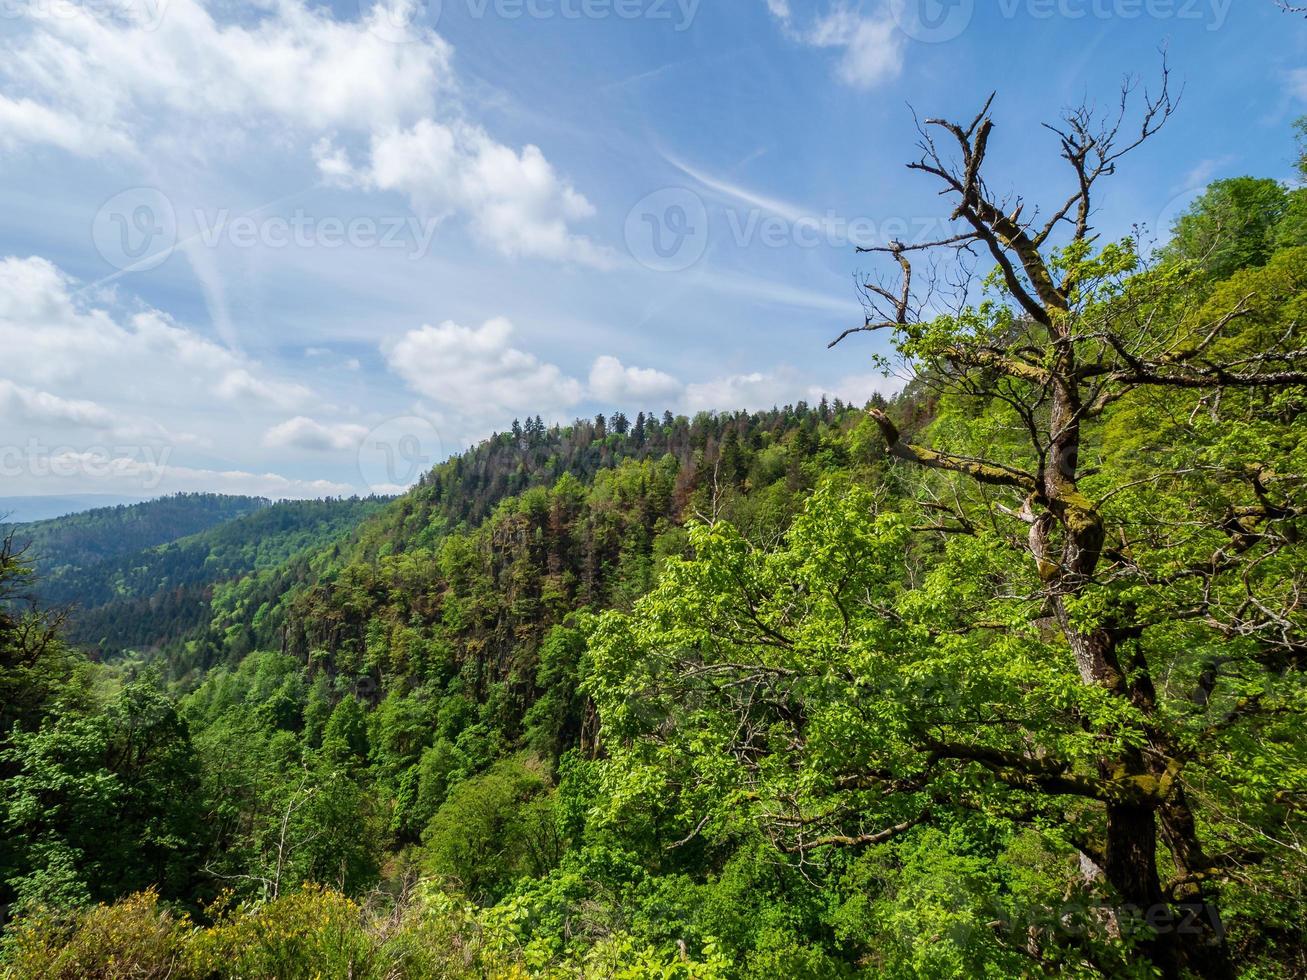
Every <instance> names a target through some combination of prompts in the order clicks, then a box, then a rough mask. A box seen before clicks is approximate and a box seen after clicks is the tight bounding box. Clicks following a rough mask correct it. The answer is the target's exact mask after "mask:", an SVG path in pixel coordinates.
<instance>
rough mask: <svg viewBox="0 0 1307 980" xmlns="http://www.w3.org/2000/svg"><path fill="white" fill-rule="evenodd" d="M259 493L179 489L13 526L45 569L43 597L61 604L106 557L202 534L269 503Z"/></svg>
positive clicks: (79, 592)
mask: <svg viewBox="0 0 1307 980" xmlns="http://www.w3.org/2000/svg"><path fill="white" fill-rule="evenodd" d="M270 504H271V501H269V500H264V499H263V498H261V497H228V496H224V495H222V494H216V493H179V494H175V495H173V496H171V497H161V498H159V499H158V500H151V501H147V502H146V503H141V504H123V505H119V506H117V507H98V508H95V509H94V510H87V511H82V512H80V513H77V514H69V515H68V516H66V517H56V518H53V519H51V520H47V521H33V522H32V523H30V524H21V525H17V526H14V527H13V528H12V530H14V531H15V539H16V541H17V542H18V543H19V545H20V546H21V547H25V548H27V549H28V550H29V554H30V557H31V558H32V560H33V561H34V562H36V563H37V564H38V565H39V567H40V569H41V577H40V581H39V582H38V583H37V585H38V588H40V589H41V599H42V601H43V602H44V603H47V604H50V605H57V604H59V603H62V602H67V601H70V600H73V599H78V598H80V596H81V595H82V589H83V587H84V586H85V582H83V581H72V582H70V583H69V584H65V581H66V580H68V579H70V578H73V577H75V576H77V575H79V574H80V573H82V572H85V571H86V570H87V569H90V568H93V567H95V566H97V565H99V564H101V563H103V562H109V561H113V560H115V559H121V558H125V557H126V556H128V555H130V554H132V553H134V552H138V551H145V550H146V549H149V548H153V547H155V546H156V545H161V544H165V543H167V542H169V541H176V540H177V539H178V538H184V537H187V536H188V535H192V534H198V533H199V532H201V531H204V530H207V529H208V528H211V527H215V526H216V525H218V524H222V523H223V522H224V521H230V520H233V519H235V518H237V517H240V516H242V515H244V514H249V513H252V512H254V511H256V510H258V509H259V508H261V507H267V506H269V505H270Z"/></svg>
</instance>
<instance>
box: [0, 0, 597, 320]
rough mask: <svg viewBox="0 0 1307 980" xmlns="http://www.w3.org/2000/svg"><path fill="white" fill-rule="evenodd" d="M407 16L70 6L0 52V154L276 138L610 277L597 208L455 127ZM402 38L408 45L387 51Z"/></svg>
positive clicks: (530, 253) (521, 250)
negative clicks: (239, 16)
mask: <svg viewBox="0 0 1307 980" xmlns="http://www.w3.org/2000/svg"><path fill="white" fill-rule="evenodd" d="M156 2H158V3H163V2H164V0H156ZM410 2H411V0H393V2H392V3H391V4H386V3H379V4H376V5H374V6H373V7H371V8H370V10H369V12H368V13H367V14H366V16H365V17H364V18H362V19H356V20H336V19H334V18H333V17H332V16H330V14H329V13H328V12H327V8H325V7H323V6H320V5H316V4H315V5H310V4H309V3H308V2H307V0H277V2H275V3H271V4H268V5H267V6H266V7H263V8H261V13H260V14H259V15H257V16H256V17H254V18H253V19H252V20H243V21H241V22H232V21H230V20H219V19H218V18H217V17H216V16H215V14H214V13H213V12H212V10H219V9H223V8H222V7H221V6H220V5H219V3H218V0H211V6H206V5H205V3H204V2H203V0H167V4H166V8H165V9H162V10H161V11H160V12H159V16H158V17H157V18H156V19H153V20H151V19H147V18H146V16H145V14H146V13H148V10H147V8H148V6H149V5H148V4H126V5H124V7H125V8H126V10H125V14H124V16H109V15H108V14H105V13H103V12H99V13H97V11H96V9H95V8H96V6H97V5H88V6H77V5H73V4H66V5H65V6H66V7H67V11H66V16H59V17H41V16H33V17H32V18H31V27H32V30H31V31H30V32H28V33H24V34H19V35H17V36H16V37H13V38H10V39H9V40H8V41H7V42H0V58H3V59H4V60H3V61H0V81H3V82H4V83H5V85H6V88H8V89H10V90H12V91H15V92H17V93H21V94H20V95H19V97H17V98H11V97H8V96H0V146H10V147H12V146H16V145H19V144H23V143H44V144H51V145H54V146H58V147H62V148H63V149H65V150H68V151H70V152H74V153H79V154H83V155H99V154H104V153H110V152H117V153H122V154H137V155H139V156H140V157H141V158H142V159H150V160H152V161H155V162H157V161H158V160H159V159H160V158H161V157H169V156H177V157H179V158H193V157H196V156H199V157H204V156H206V155H208V154H210V153H212V152H215V151H216V150H219V149H220V148H223V147H226V146H239V145H241V143H242V141H243V140H244V139H245V138H247V137H251V136H252V137H253V138H255V139H259V140H264V139H266V138H267V137H268V135H270V134H272V135H274V136H275V138H276V140H277V141H278V143H280V144H282V145H285V146H292V147H302V148H303V152H304V154H305V157H306V158H309V157H311V158H312V159H314V160H315V161H316V163H317V166H318V169H319V171H320V173H321V174H322V176H323V178H324V179H325V180H327V181H328V182H335V183H344V184H354V185H357V186H360V187H363V188H367V189H371V190H393V191H398V192H401V193H404V194H406V195H408V196H409V198H410V199H411V200H412V201H413V203H414V205H415V206H416V207H419V208H422V209H425V210H428V211H430V212H432V213H433V214H436V215H441V216H445V215H459V216H460V217H462V218H464V219H466V221H467V223H468V227H469V229H470V231H471V233H472V235H473V236H474V237H475V238H477V239H478V240H479V241H482V242H484V243H486V244H487V245H489V246H490V247H492V248H494V249H496V250H498V251H499V252H501V253H503V254H505V255H510V256H527V257H535V258H545V259H550V260H556V261H581V262H586V263H589V264H591V265H604V264H607V263H609V262H610V261H611V260H610V257H609V255H608V254H607V252H606V251H605V250H602V249H600V248H598V247H596V246H595V245H594V244H593V243H592V242H591V241H590V240H589V239H587V238H585V237H584V236H581V235H578V234H576V233H575V232H574V231H573V230H572V225H573V224H575V223H577V222H580V221H583V220H585V219H588V218H590V217H591V216H592V215H593V214H594V208H593V207H592V206H591V205H590V203H589V201H587V200H586V199H585V197H584V196H582V195H581V194H580V193H578V192H577V191H576V190H575V189H574V188H573V187H572V186H571V185H570V184H569V183H568V182H567V181H566V180H564V179H562V178H561V177H560V176H559V175H558V174H557V172H556V171H555V169H554V167H553V166H552V165H551V164H550V163H549V162H548V161H547V160H546V159H545V157H544V154H543V153H542V152H541V150H540V149H539V148H538V147H535V146H531V145H528V146H525V147H523V148H522V149H520V150H517V149H514V148H512V147H510V146H506V145H505V144H503V143H501V142H498V141H497V140H495V139H494V138H493V137H492V136H491V135H490V134H488V133H487V132H486V131H485V130H484V129H483V128H482V127H481V126H479V125H476V124H475V123H473V122H470V121H468V120H467V119H466V118H465V117H464V112H463V108H462V106H461V105H460V103H459V100H458V85H457V81H456V79H455V78H454V76H453V72H452V69H451V66H450V61H451V57H452V51H451V49H450V47H449V45H448V44H446V43H445V42H444V41H443V40H442V39H441V38H440V37H439V36H438V35H436V34H435V33H434V32H432V31H430V30H426V29H414V28H402V27H401V26H399V25H401V24H402V22H403V14H404V11H405V7H404V5H405V4H408V3H410ZM396 5H398V7H397V6H396ZM24 6H25V5H24ZM211 8H212V10H211ZM401 29H402V30H403V31H404V33H405V35H406V36H405V37H404V38H403V39H402V40H403V41H405V42H406V43H394V41H396V40H399V39H397V38H395V37H394V34H395V32H396V31H397V30H401ZM158 120H166V126H164V127H159V126H158V125H157V121H158ZM356 144H358V145H362V146H363V147H364V148H365V149H364V150H363V152H364V153H365V155H366V157H367V163H366V164H365V165H364V166H363V167H362V168H361V169H356V168H355V167H354V165H353V164H351V162H350V155H349V151H348V148H349V147H350V146H352V145H356ZM210 272H211V274H212V270H210ZM197 274H201V275H203V270H200V269H198V268H197ZM217 305H221V304H220V302H219V303H218V304H217Z"/></svg>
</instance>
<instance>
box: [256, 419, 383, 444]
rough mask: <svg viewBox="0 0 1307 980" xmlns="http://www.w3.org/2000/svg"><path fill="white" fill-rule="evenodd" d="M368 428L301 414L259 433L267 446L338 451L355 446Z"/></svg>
mask: <svg viewBox="0 0 1307 980" xmlns="http://www.w3.org/2000/svg"><path fill="white" fill-rule="evenodd" d="M367 434H368V430H367V429H366V428H364V427H363V426H361V425H354V424H352V423H349V422H337V423H331V424H324V423H322V422H319V421H317V419H311V418H308V417H307V416H304V415H297V416H296V417H295V418H293V419H287V420H286V421H285V422H282V423H280V424H279V425H274V426H273V427H272V428H271V429H269V430H268V431H267V432H265V433H264V434H263V445H265V446H267V447H268V448H270V449H307V450H310V451H312V452H340V451H343V450H347V449H357V448H358V446H359V444H360V443H361V442H362V441H363V437H364V436H366V435H367Z"/></svg>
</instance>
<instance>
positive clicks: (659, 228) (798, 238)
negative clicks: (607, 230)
mask: <svg viewBox="0 0 1307 980" xmlns="http://www.w3.org/2000/svg"><path fill="white" fill-rule="evenodd" d="M960 230H961V227H960V225H958V224H956V223H954V222H951V221H949V220H947V219H945V218H942V217H940V216H938V215H934V216H920V217H911V216H894V215H890V216H884V217H880V218H872V217H868V216H859V217H848V216H846V215H842V214H840V213H839V212H838V211H835V210H833V209H832V210H827V211H826V212H825V213H824V214H781V213H777V212H774V211H768V210H764V209H761V208H738V207H726V208H723V209H721V213H720V214H719V215H718V216H717V219H716V226H715V227H714V224H713V220H712V219H710V216H709V212H708V206H707V204H706V203H705V202H704V200H703V198H702V197H700V196H699V194H697V193H695V192H694V191H692V190H690V189H689V188H688V187H665V188H663V189H662V190H658V191H654V192H653V193H652V194H648V195H646V196H645V197H643V198H641V199H640V200H639V201H638V202H637V203H636V204H635V206H634V207H632V208H631V210H630V211H629V212H628V213H627V217H626V225H625V229H624V231H625V238H626V247H627V251H628V252H630V254H631V256H632V257H633V258H634V259H635V260H636V261H637V262H639V263H640V264H641V265H643V266H645V267H646V268H649V269H653V270H655V271H657V272H682V271H684V270H686V269H689V268H690V267H691V266H693V265H695V264H696V263H697V262H698V261H699V260H700V259H701V258H703V256H704V254H705V253H706V252H707V251H708V246H709V245H710V244H712V243H713V242H716V243H717V244H718V245H719V246H727V245H729V246H730V247H732V248H736V249H749V248H755V247H759V248H769V249H779V248H800V249H814V248H833V249H849V248H874V247H877V246H887V245H889V244H890V243H892V242H902V243H904V244H907V245H924V244H926V243H929V242H932V241H945V240H948V239H951V238H953V237H955V236H956V235H957V234H958V232H959V231H960Z"/></svg>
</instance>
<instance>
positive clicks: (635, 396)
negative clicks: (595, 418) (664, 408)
mask: <svg viewBox="0 0 1307 980" xmlns="http://www.w3.org/2000/svg"><path fill="white" fill-rule="evenodd" d="M680 392H681V383H680V382H679V381H677V380H676V379H675V378H673V377H672V376H671V375H670V374H664V373H663V372H662V371H655V370H654V369H653V368H639V367H626V366H624V365H623V364H622V362H621V361H619V360H618V359H617V358H615V357H611V356H609V355H604V356H603V357H600V358H598V359H596V360H595V362H594V365H593V366H592V367H591V368H590V397H591V398H593V399H595V400H596V401H601V402H607V403H609V404H612V405H632V404H644V403H646V402H657V403H658V404H659V405H661V404H663V403H664V402H670V401H671V400H672V399H673V398H675V397H676V396H678V395H679V394H680Z"/></svg>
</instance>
